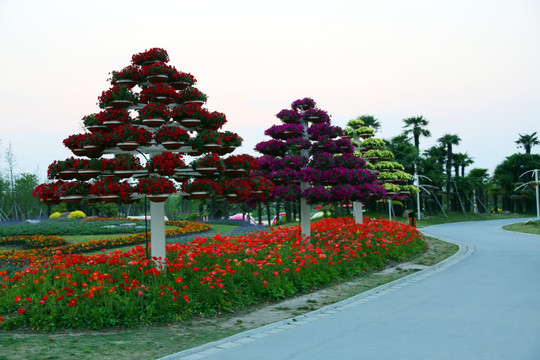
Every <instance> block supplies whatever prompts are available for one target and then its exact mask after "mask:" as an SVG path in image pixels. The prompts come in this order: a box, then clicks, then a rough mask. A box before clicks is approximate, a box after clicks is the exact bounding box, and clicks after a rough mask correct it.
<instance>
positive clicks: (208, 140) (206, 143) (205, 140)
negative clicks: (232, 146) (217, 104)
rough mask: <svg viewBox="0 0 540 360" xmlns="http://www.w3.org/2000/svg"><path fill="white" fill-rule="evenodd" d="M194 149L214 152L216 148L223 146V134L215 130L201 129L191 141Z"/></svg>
mask: <svg viewBox="0 0 540 360" xmlns="http://www.w3.org/2000/svg"><path fill="white" fill-rule="evenodd" d="M190 145H191V146H192V147H193V149H195V150H197V151H199V152H201V153H204V152H214V151H215V149H216V148H221V146H222V145H221V134H220V133H219V132H217V131H214V130H200V131H199V132H198V133H197V136H195V137H194V138H193V139H191V141H190Z"/></svg>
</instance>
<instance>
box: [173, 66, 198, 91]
mask: <svg viewBox="0 0 540 360" xmlns="http://www.w3.org/2000/svg"><path fill="white" fill-rule="evenodd" d="M168 75H169V81H170V82H171V86H173V87H174V88H175V89H177V90H183V89H185V88H186V87H188V86H193V85H195V83H196V82H197V79H195V77H194V76H193V75H191V74H189V73H185V72H182V71H178V70H176V68H175V67H174V66H169V73H168Z"/></svg>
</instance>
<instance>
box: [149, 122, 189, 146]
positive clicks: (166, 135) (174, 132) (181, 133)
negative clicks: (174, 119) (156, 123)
mask: <svg viewBox="0 0 540 360" xmlns="http://www.w3.org/2000/svg"><path fill="white" fill-rule="evenodd" d="M154 139H155V140H156V142H157V143H158V144H161V143H164V142H166V141H174V142H179V143H182V144H184V143H186V142H188V141H189V139H190V137H189V134H188V132H187V131H186V130H184V129H182V128H180V127H178V126H162V127H161V128H160V129H159V130H158V131H157V132H156V133H155V134H154Z"/></svg>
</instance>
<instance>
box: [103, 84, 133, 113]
mask: <svg viewBox="0 0 540 360" xmlns="http://www.w3.org/2000/svg"><path fill="white" fill-rule="evenodd" d="M98 102H99V107H100V108H101V109H105V108H108V107H113V108H117V109H125V108H127V107H128V106H131V105H135V104H136V103H137V95H135V94H134V93H133V92H132V91H131V89H130V88H129V87H128V86H125V85H114V86H113V87H112V88H110V89H109V90H106V91H103V92H102V93H101V96H100V97H99V98H98Z"/></svg>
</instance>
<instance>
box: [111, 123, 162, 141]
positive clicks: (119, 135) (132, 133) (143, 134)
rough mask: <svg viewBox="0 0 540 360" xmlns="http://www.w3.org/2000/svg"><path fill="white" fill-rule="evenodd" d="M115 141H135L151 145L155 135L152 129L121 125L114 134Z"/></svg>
mask: <svg viewBox="0 0 540 360" xmlns="http://www.w3.org/2000/svg"><path fill="white" fill-rule="evenodd" d="M112 137H113V139H114V141H115V142H117V143H119V142H126V141H135V142H137V143H138V144H139V145H142V146H147V145H150V143H151V142H152V139H153V135H152V133H151V132H150V131H148V130H145V129H143V128H140V127H138V126H133V125H125V126H119V127H117V128H116V129H115V132H114V133H113V135H112Z"/></svg>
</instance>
